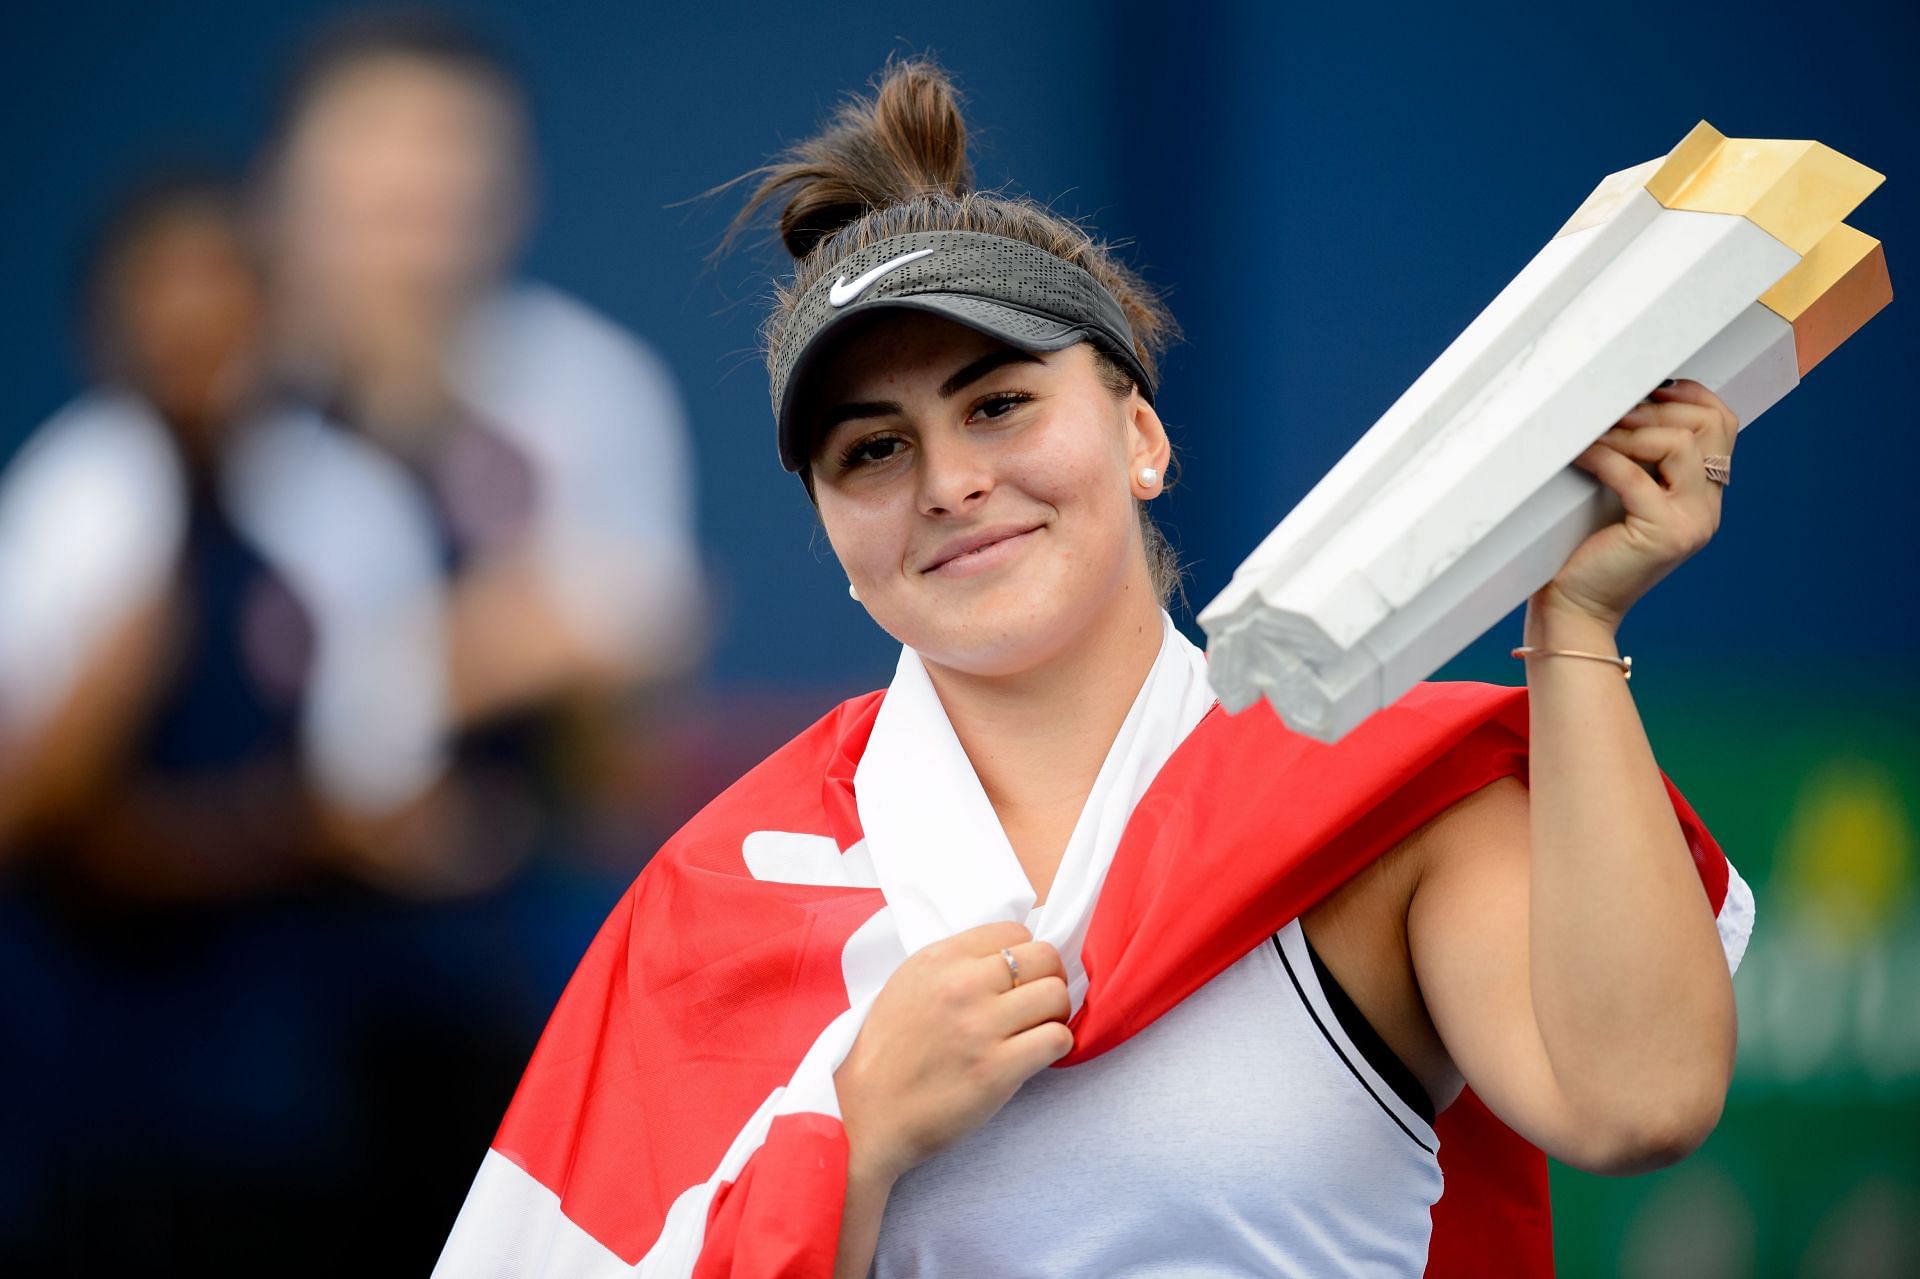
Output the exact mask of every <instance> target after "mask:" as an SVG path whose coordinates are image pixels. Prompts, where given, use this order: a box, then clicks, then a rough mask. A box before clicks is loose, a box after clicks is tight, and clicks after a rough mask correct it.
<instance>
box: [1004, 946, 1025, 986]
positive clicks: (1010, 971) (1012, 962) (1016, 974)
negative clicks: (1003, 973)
mask: <svg viewBox="0 0 1920 1279" xmlns="http://www.w3.org/2000/svg"><path fill="white" fill-rule="evenodd" d="M1000 958H1002V959H1004V960H1006V961H1007V975H1008V976H1009V977H1011V978H1013V986H1009V987H1007V989H1008V990H1012V989H1013V987H1014V986H1018V985H1019V984H1020V961H1019V960H1017V959H1015V958H1014V957H1013V952H1012V951H1011V950H1008V949H1007V948H1006V947H1005V946H1002V947H1001V948H1000Z"/></svg>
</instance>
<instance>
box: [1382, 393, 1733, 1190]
mask: <svg viewBox="0 0 1920 1279" xmlns="http://www.w3.org/2000/svg"><path fill="white" fill-rule="evenodd" d="M1651 400H1652V402H1651V403H1649V404H1644V405H1642V406H1641V407H1640V408H1638V409H1636V410H1635V411H1634V412H1633V413H1630V414H1629V415H1628V416H1627V418H1625V419H1623V420H1622V424H1621V426H1619V427H1616V428H1615V429H1614V430H1613V431H1610V432H1609V433H1608V435H1607V436H1606V437H1605V438H1604V439H1603V440H1602V442H1601V443H1600V444H1597V445H1596V446H1595V447H1594V449H1591V450H1589V451H1588V453H1587V454H1585V455H1583V457H1582V460H1581V463H1580V464H1581V465H1582V467H1583V469H1586V470H1588V471H1590V472H1591V473H1592V474H1594V475H1595V476H1596V478H1598V479H1599V480H1600V481H1601V482H1602V483H1604V484H1606V485H1607V486H1608V487H1609V488H1611V489H1613V490H1614V491H1615V492H1616V493H1618V494H1619V495H1620V496H1621V497H1622V499H1623V501H1624V502H1625V504H1626V508H1627V514H1626V518H1625V519H1624V520H1623V521H1622V522H1621V523H1619V524H1616V525H1613V526H1611V527H1609V528H1606V529H1602V530H1601V531H1599V532H1597V533H1595V534H1594V535H1593V537H1592V538H1590V539H1589V541H1588V542H1587V543H1586V544H1584V545H1583V546H1582V547H1581V548H1580V549H1579V550H1577V551H1576V552H1575V553H1574V555H1573V557H1572V558H1570V559H1569V560H1568V563H1567V565H1566V567H1565V568H1563V569H1562V570H1561V572H1560V574H1559V575H1558V576H1556V577H1555V579H1554V581H1553V582H1551V583H1549V584H1548V585H1547V586H1546V587H1544V588H1543V589H1542V590H1541V591H1540V592H1539V593H1537V594H1536V595H1535V596H1534V597H1533V599H1532V600H1531V601H1530V603H1529V606H1528V613H1527V624H1526V642H1527V644H1529V645H1532V646H1538V647H1549V648H1563V649H1574V650H1579V651H1583V652H1591V653H1602V654H1607V655H1617V649H1616V646H1615V632H1616V629H1617V627H1618V625H1619V622H1620V618H1621V616H1622V615H1623V614H1624V613H1625V611H1626V609H1627V607H1628V606H1629V605H1631V604H1632V602H1633V601H1634V600H1635V599H1637V598H1638V597H1639V595H1640V594H1642V593H1643V592H1644V591H1645V590H1646V589H1647V588H1648V587H1650V586H1651V585H1652V584H1653V583H1654V582H1655V581H1657V580H1658V579H1659V578H1660V577H1662V576H1664V575H1665V574H1666V573H1667V572H1668V571H1671V569H1672V568H1673V567H1675V566H1676V565H1678V564H1679V563H1680V562H1681V561H1682V560H1684V559H1685V558H1687V556H1689V555H1691V554H1693V553H1694V552H1695V551H1697V550H1699V549H1700V547H1702V546H1704V545H1705V544H1706V541H1707V539H1708V538H1710V537H1711V536H1712V533H1713V531H1714V529H1715V528H1716V527H1717V526H1718V522H1719V506H1720V492H1719V489H1718V486H1716V485H1713V484H1711V483H1710V482H1709V481H1708V480H1707V479H1706V478H1705V471H1704V467H1703V464H1702V462H1701V455H1702V454H1705V453H1722V454H1724V453H1730V452H1731V450H1732V443H1733V433H1734V429H1735V425H1734V422H1733V418H1732V416H1731V414H1729V413H1728V412H1727V410H1726V408H1725V406H1724V405H1723V404H1721V402H1720V401H1719V400H1718V399H1717V398H1716V397H1714V396H1713V395H1712V394H1711V393H1710V392H1708V391H1706V390H1705V389H1704V388H1702V387H1699V386H1698V385H1697V384H1693V383H1681V384H1678V385H1676V386H1673V387H1670V388H1666V389H1663V390H1660V391H1656V392H1655V393H1654V395H1653V396H1652V397H1651ZM1648 468H1651V469H1648ZM1527 666H1528V670H1527V681H1528V690H1529V705H1530V719H1531V725H1530V728H1531V737H1532V745H1531V760H1530V773H1529V779H1528V782H1527V784H1526V785H1525V786H1523V785H1521V784H1520V783H1519V782H1518V781H1515V780H1512V779H1509V780H1508V781H1505V782H1502V783H1497V784H1495V785H1493V786H1490V787H1487V788H1486V789H1485V790H1483V791H1481V792H1479V793H1478V794H1476V795H1473V796H1470V797H1469V798H1468V799H1466V800H1464V801H1462V802H1461V803H1459V804H1456V805H1455V806H1454V807H1453V808H1452V809H1450V810H1449V811H1448V812H1447V813H1445V814H1443V815H1442V817H1440V818H1439V819H1437V820H1436V821H1434V822H1433V823H1430V824H1429V825H1428V827H1426V828H1425V829H1423V831H1421V832H1419V833H1418V834H1417V835H1416V836H1415V838H1414V840H1412V841H1409V843H1410V844H1411V845H1414V847H1413V848H1411V849H1410V851H1414V852H1415V854H1416V856H1415V860H1416V863H1417V865H1418V867H1419V873H1418V882H1417V884H1416V886H1415V888H1414V889H1413V893H1412V898H1411V903H1410V905H1409V909H1408V915H1407V940H1408V946H1409V950H1410V953H1411V957H1412V963H1413V968H1414V972H1415V975H1416V978H1417V980H1418V983H1419V986H1420V990H1421V992H1422V994H1423V996H1424V999H1425V1003H1426V1008H1427V1011H1428V1013H1429V1015H1430V1016H1431V1017H1432V1020H1433V1025H1434V1027H1435V1028H1436V1029H1437V1031H1438V1033H1439V1037H1440V1039H1441V1041H1442V1042H1443V1044H1444V1046H1445V1049H1446V1052H1447V1054H1448V1056H1449V1057H1450V1058H1451V1061H1452V1064H1453V1066H1454V1067H1455V1068H1456V1069H1457V1071H1458V1073H1459V1075H1460V1076H1461V1077H1463V1078H1464V1080H1465V1082H1466V1083H1467V1084H1469V1085H1470V1086H1471V1087H1472V1088H1473V1089H1474V1091H1475V1092H1476V1093H1477V1094H1478V1095H1479V1096H1480V1097H1481V1099H1482V1100H1483V1101H1485V1102H1486V1104H1487V1105H1488V1107H1489V1108H1491V1109H1492V1110H1493V1111H1494V1113H1495V1114H1497V1115H1499V1116H1500V1117H1501V1118H1502V1119H1503V1120H1504V1121H1505V1122H1507V1123H1508V1124H1509V1125H1510V1126H1511V1127H1512V1128H1514V1130H1515V1131H1516V1132H1518V1133H1520V1134H1521V1135H1522V1136H1524V1137H1526V1138H1527V1139H1528V1140H1530V1141H1532V1142H1533V1143H1534V1144H1535V1145H1537V1146H1539V1147H1540V1148H1541V1149H1542V1150H1544V1151H1546V1152H1547V1153H1548V1154H1549V1155H1552V1156H1553V1157H1555V1158H1556V1159H1559V1160H1561V1161H1563V1162H1565V1163H1568V1164H1571V1165H1573V1166H1575V1167H1578V1168H1582V1169H1586V1170H1588V1171H1593V1172H1601V1173H1615V1174H1620V1173H1632V1172H1639V1171H1644V1170H1647V1169H1651V1168H1657V1167H1662V1166H1664V1165H1667V1164H1670V1163H1673V1162H1675V1161H1677V1160H1678V1159H1681V1158H1683V1157H1685V1155H1687V1154H1688V1153H1690V1152H1691V1151H1692V1150H1693V1149H1694V1148H1695V1147H1696V1146H1698V1145H1699V1143H1700V1142H1701V1141H1703V1140H1705V1138H1706V1136H1707V1134H1708V1133H1710V1132H1711V1131H1712V1129H1713V1126H1714V1124H1715V1123H1716V1122H1717V1121H1718V1119H1719V1115H1720V1112H1721V1108H1722V1105H1723V1103H1724V1100H1725V1097H1726V1090H1727V1085H1728V1082H1729V1080H1730V1079H1731V1076H1732V1071H1733V1052H1734V1041H1735V1013H1734V1001H1733V985H1732V980H1731V977H1730V975H1729V973H1728V970H1727V964H1726V960H1725V957H1724V955H1723V953H1722V950H1721V946H1720V942H1719V937H1718V933H1717V931H1716V928H1715V922H1714V916H1713V911H1712V909H1711V908H1710V906H1709V903H1708V901H1707V897H1706V894H1705V892H1704V891H1703V889H1702V887H1701V885H1700V882H1699V879H1698V876H1697V875H1696V873H1695V871H1694V867H1693V863H1692V858H1691V855H1690V853H1689V850H1688V848H1687V845H1686V841H1685V838H1684V836H1683V834H1682V832H1681V829H1680V826H1679V822H1678V820H1677V818H1676V817H1675V816H1674V812H1673V808H1672V805H1671V802H1670V801H1669V799H1668V797H1667V794H1666V790H1665V787H1664V784H1663V783H1662V780H1661V777H1660V773H1659V770H1658V768H1657V766H1656V765H1655V762H1654V758H1653V752H1652V749H1651V747H1650V746H1649V745H1648V743H1647V738H1646V733H1645V731H1644V730H1643V729H1642V727H1641V723H1640V718H1639V715H1638V713H1637V711H1636V710H1635V707H1634V704H1633V699H1632V696H1631V694H1630V693H1629V691H1628V684H1627V682H1626V681H1625V680H1624V679H1623V678H1621V672H1620V670H1619V669H1618V668H1617V667H1615V666H1613V665H1611V664H1608V663H1604V662H1595V661H1587V660H1582V659H1579V658H1566V657H1534V658H1532V659H1530V660H1529V661H1528V664H1527Z"/></svg>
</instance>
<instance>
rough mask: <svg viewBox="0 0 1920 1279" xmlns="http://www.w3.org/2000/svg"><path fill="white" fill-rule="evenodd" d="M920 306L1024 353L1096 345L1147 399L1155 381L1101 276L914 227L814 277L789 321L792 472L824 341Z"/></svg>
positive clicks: (785, 434) (784, 425)
mask: <svg viewBox="0 0 1920 1279" xmlns="http://www.w3.org/2000/svg"><path fill="white" fill-rule="evenodd" d="M886 310H910V311H925V312H930V313H932V314H935V315H941V316H945V317H946V318H948V319H951V320H954V321H956V322H957V323H960V324H964V325H966V326H967V327H968V328H971V329H975V330H978V331H979V332H981V333H985V334H986V335H987V336H989V337H993V338H997V339H999V340H1000V341H1002V342H1005V343H1006V344H1007V345H1009V346H1015V347H1019V348H1020V349H1021V350H1023V351H1034V352H1046V351H1059V350H1064V349H1065V348H1067V347H1069V346H1072V345H1073V344H1074V343H1076V342H1081V341H1089V340H1090V341H1094V342H1098V343H1099V345H1100V346H1101V347H1102V348H1103V349H1104V350H1106V351H1108V352H1109V353H1110V354H1112V355H1113V356H1115V357H1116V358H1117V359H1119V360H1120V362H1121V364H1122V365H1124V366H1125V368H1126V369H1127V371H1128V373H1129V374H1130V375H1131V376H1132V378H1133V380H1134V382H1135V384H1136V385H1138V386H1139V388H1140V391H1141V394H1143V395H1145V396H1146V397H1147V399H1148V401H1149V402H1151V401H1152V399H1153V395H1154V390H1155V388H1154V385H1153V380H1152V379H1151V378H1149V377H1148V376H1147V373H1146V370H1145V369H1144V368H1143V367H1142V366H1141V364H1140V361H1139V359H1138V357H1137V356H1136V355H1135V354H1134V349H1133V329H1132V326H1130V325H1129V324H1128V323H1127V317H1126V313H1125V312H1124V311H1122V310H1121V309H1120V304H1119V303H1118V302H1116V301H1115V300H1114V298H1113V295H1112V294H1110V293H1108V292H1107V291H1106V289H1105V288H1103V287H1101V284H1100V282H1099V281H1098V280H1096V279H1094V278H1093V276H1092V275H1090V274H1088V273H1087V272H1086V271H1085V270H1083V269H1082V268H1080V267H1077V266H1075V265H1073V263H1071V262H1067V261H1064V260H1062V259H1060V258H1057V257H1055V256H1053V254H1051V253H1048V252H1047V251H1046V250H1044V249H1040V248H1036V247H1035V246H1033V245H1031V244H1027V243H1024V242H1022V241H1020V240H1011V239H1008V238H1006V237H1005V236H998V235H987V234H984V233H982V232H978V231H916V232H912V233H910V234H907V235H896V236H890V237H888V238H887V239H885V240H880V241H876V242H875V243H873V244H870V245H868V246H867V247H866V248H864V249H860V250H858V251H857V252H854V253H851V254H849V255H848V256H847V257H846V259H845V260H844V261H842V262H841V263H839V264H838V265H837V266H835V267H834V268H833V269H831V270H829V271H828V272H826V273H825V274H824V275H822V276H821V277H820V279H818V280H816V281H814V283H813V285H812V286H811V287H810V288H808V290H807V291H806V293H805V294H803V295H802V296H801V298H800V301H799V302H798V303H797V304H796V305H795V307H794V309H793V314H792V316H791V317H790V318H789V320H788V321H787V326H786V328H785V329H784V330H783V332H782V334H781V338H780V342H779V344H778V346H777V347H776V349H775V351H774V358H773V379H772V382H773V385H772V391H773V408H774V414H775V417H776V419H777V422H778V429H779V445H780V464H781V465H782V466H784V467H785V468H786V469H787V470H789V471H799V470H801V469H803V468H804V467H805V466H806V464H807V458H808V453H809V451H810V449H811V447H812V444H813V441H812V440H811V439H810V438H809V437H808V434H807V432H806V431H805V430H804V429H803V424H802V423H800V422H799V421H798V420H797V415H796V413H795V409H796V407H797V406H798V405H799V403H800V401H801V396H800V392H801V389H802V387H803V386H804V384H805V382H806V379H807V377H808V376H809V375H810V374H811V372H812V371H813V369H814V368H815V367H817V366H818V364H819V362H820V360H821V359H822V358H823V357H824V356H825V355H826V354H827V353H828V352H829V351H830V350H831V349H832V346H833V343H832V342H831V341H829V339H830V338H832V337H834V336H836V335H838V334H839V333H840V331H841V330H842V329H844V328H845V327H846V326H847V325H848V324H850V323H851V322H852V321H853V320H854V319H856V318H857V317H859V316H863V315H872V314H874V313H875V312H877V311H886Z"/></svg>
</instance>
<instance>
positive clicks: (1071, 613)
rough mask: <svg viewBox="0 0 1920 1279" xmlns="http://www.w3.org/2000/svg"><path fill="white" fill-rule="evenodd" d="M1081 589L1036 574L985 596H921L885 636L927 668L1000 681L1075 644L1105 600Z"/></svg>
mask: <svg viewBox="0 0 1920 1279" xmlns="http://www.w3.org/2000/svg"><path fill="white" fill-rule="evenodd" d="M1023 576H1024V575H1023ZM1034 578H1037V579H1040V580H1033V579H1034ZM1089 586H1090V582H1089V581H1088V580H1087V579H1086V578H1081V579H1080V580H1074V578H1073V576H1072V575H1069V574H1058V575H1055V574H1038V575H1032V578H1029V580H1025V581H1022V580H1017V579H1015V580H1008V581H1005V582H1002V583H996V584H995V585H994V586H993V587H992V588H991V589H986V590H966V591H953V592H948V591H944V590H942V591H935V592H929V596H928V598H927V599H925V600H922V601H919V605H920V606H919V607H917V608H916V609H915V610H914V616H913V617H912V619H911V620H909V621H904V622H903V624H902V626H901V628H900V629H898V630H896V629H895V628H893V627H891V626H888V627H886V629H887V631H888V633H889V634H891V635H893V636H894V638H896V639H898V640H899V641H900V642H901V643H903V644H905V645H907V646H908V647H909V648H912V649H914V650H915V651H916V652H918V653H919V654H920V655H921V656H922V657H924V658H925V659H926V660H928V661H929V662H933V663H936V664H937V665H940V666H944V667H947V668H948V669H950V670H956V671H963V672H965V673H966V674H969V675H977V676H984V677H989V678H1007V677H1011V676H1016V675H1020V674H1023V673H1024V672H1027V671H1031V670H1036V669H1038V668H1039V667H1042V666H1044V665H1046V664H1047V663H1048V662H1050V661H1052V660H1053V659H1055V658H1056V657H1058V656H1059V655H1060V654H1061V653H1063V652H1066V651H1068V650H1070V649H1071V648H1073V647H1074V646H1075V645H1076V644H1078V643H1080V642H1081V641H1082V639H1083V638H1084V637H1085V636H1086V635H1087V633H1088V631H1089V630H1090V628H1091V627H1092V626H1093V625H1094V624H1095V622H1096V620H1097V619H1098V617H1099V616H1100V615H1101V612H1102V605H1103V603H1104V600H1105V597H1104V595H1098V594H1096V593H1095V592H1092V591H1090V590H1089ZM883 625H884V623H883Z"/></svg>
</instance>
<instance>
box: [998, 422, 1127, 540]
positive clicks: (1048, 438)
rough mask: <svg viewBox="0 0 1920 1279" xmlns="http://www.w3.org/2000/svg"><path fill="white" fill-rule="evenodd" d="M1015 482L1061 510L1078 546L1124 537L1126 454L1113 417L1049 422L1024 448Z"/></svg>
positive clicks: (1125, 521) (1064, 531) (1122, 538)
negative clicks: (1111, 419) (1110, 418)
mask: <svg viewBox="0 0 1920 1279" xmlns="http://www.w3.org/2000/svg"><path fill="white" fill-rule="evenodd" d="M1023 453H1024V456H1022V457H1021V458H1020V464H1019V470H1018V474H1019V475H1020V477H1021V478H1020V479H1019V480H1017V481H1016V483H1017V485H1018V486H1019V487H1020V488H1022V489H1023V490H1025V491H1026V492H1027V493H1028V494H1029V495H1030V496H1032V497H1035V498H1038V499H1039V500H1040V501H1043V502H1046V503H1047V504H1048V505H1050V506H1052V507H1054V508H1055V509H1057V510H1058V511H1060V513H1061V516H1062V522H1063V525H1064V527H1063V528H1062V529H1061V532H1062V533H1064V534H1066V535H1067V536H1068V538H1069V539H1070V540H1071V541H1072V542H1074V543H1075V544H1077V545H1083V546H1089V547H1090V546H1092V545H1096V544H1101V543H1105V542H1108V541H1112V540H1114V539H1115V538H1116V537H1119V538H1120V539H1121V540H1124V535H1125V533H1126V530H1127V527H1128V523H1129V522H1130V520H1131V519H1132V510H1131V508H1132V505H1133V502H1132V496H1131V493H1130V491H1129V489H1128V485H1127V475H1126V454H1125V451H1124V449H1123V448H1122V446H1121V436H1120V433H1119V431H1118V430H1117V429H1115V427H1114V425H1113V423H1112V422H1110V421H1109V420H1107V419H1106V418H1104V417H1100V416H1098V415H1094V414H1087V415H1083V416H1079V417H1076V418H1074V419H1072V420H1058V421H1055V422H1053V423H1050V424H1049V427H1048V429H1047V430H1046V431H1044V432H1041V433H1039V434H1037V435H1036V436H1035V438H1034V439H1033V440H1032V441H1031V442H1030V443H1029V444H1027V445H1026V447H1025V448H1024V449H1023Z"/></svg>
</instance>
